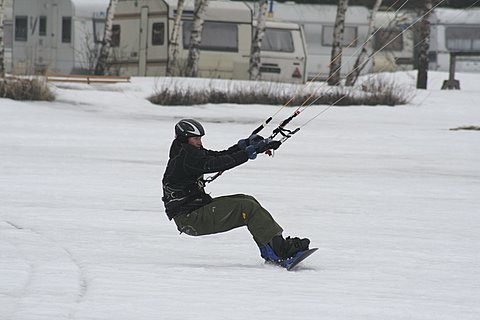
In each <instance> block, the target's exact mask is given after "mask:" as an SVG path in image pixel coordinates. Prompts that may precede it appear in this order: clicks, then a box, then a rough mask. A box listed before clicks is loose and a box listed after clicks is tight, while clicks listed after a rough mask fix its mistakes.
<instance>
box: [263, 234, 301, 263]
mask: <svg viewBox="0 0 480 320" xmlns="http://www.w3.org/2000/svg"><path fill="white" fill-rule="evenodd" d="M309 244H310V240H309V239H307V238H303V239H300V238H297V237H295V238H290V237H287V239H284V238H283V237H282V235H278V236H275V237H273V239H272V240H271V241H270V242H269V243H268V244H267V245H266V246H264V247H261V248H260V254H261V256H262V258H264V259H265V260H266V261H277V262H278V261H281V260H286V259H288V258H291V257H293V256H295V255H296V254H297V253H298V252H300V251H304V250H308V246H309Z"/></svg>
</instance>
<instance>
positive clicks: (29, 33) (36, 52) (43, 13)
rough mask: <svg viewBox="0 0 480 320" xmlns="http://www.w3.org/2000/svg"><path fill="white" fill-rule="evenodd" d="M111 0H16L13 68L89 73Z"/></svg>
mask: <svg viewBox="0 0 480 320" xmlns="http://www.w3.org/2000/svg"><path fill="white" fill-rule="evenodd" d="M108 4H109V0H35V1H32V0H15V1H14V5H13V15H14V17H13V35H14V36H13V65H14V68H13V72H14V73H17V74H25V73H26V74H33V73H45V72H50V73H88V72H89V71H91V68H92V63H93V59H91V57H90V56H89V55H90V53H91V52H92V49H93V47H94V46H95V44H96V43H97V44H98V43H100V42H101V40H102V38H103V29H104V25H105V12H106V9H107V7H108Z"/></svg>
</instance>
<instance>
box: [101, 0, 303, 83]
mask: <svg viewBox="0 0 480 320" xmlns="http://www.w3.org/2000/svg"><path fill="white" fill-rule="evenodd" d="M176 6H177V0H120V1H119V3H118V7H117V10H116V12H115V17H114V22H113V48H114V54H113V59H112V60H111V61H110V65H111V68H112V71H114V72H115V73H118V74H122V75H131V76H133V75H135V76H164V75H166V70H167V64H168V59H169V50H170V46H171V40H170V35H171V33H172V29H173V26H174V20H175V17H176V14H177V10H176ZM193 8H194V2H193V0H186V6H185V9H184V11H183V14H182V23H181V28H180V30H179V34H180V36H179V48H178V49H179V65H180V69H184V68H185V66H186V63H187V57H188V47H189V42H190V33H191V29H192V24H193ZM253 23H254V22H253V18H252V9H251V8H250V7H249V6H248V5H246V4H245V3H244V2H234V1H210V2H209V5H208V7H207V10H206V12H205V22H204V25H203V31H202V41H201V44H200V50H201V54H200V59H199V76H200V77H208V78H222V79H240V80H242V79H243V80H246V79H249V74H248V68H249V60H250V49H251V44H252V35H253V28H252V25H253ZM305 61H306V52H305V44H304V38H303V32H302V29H301V28H300V27H299V26H298V25H295V24H288V23H271V22H268V23H267V29H266V33H265V38H264V41H263V47H262V53H261V63H262V64H261V70H260V71H261V73H262V79H263V80H274V81H286V82H300V83H303V82H304V81H305V77H304V76H305ZM181 73H182V70H180V74H181Z"/></svg>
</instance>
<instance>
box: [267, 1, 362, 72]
mask: <svg viewBox="0 0 480 320" xmlns="http://www.w3.org/2000/svg"><path fill="white" fill-rule="evenodd" d="M272 9H273V10H272V19H273V20H274V21H284V22H291V23H298V24H300V25H302V26H303V29H304V31H305V37H306V44H307V57H308V58H307V79H308V80H325V79H327V78H328V76H329V72H330V61H331V53H332V44H333V28H334V24H335V17H336V14H337V6H333V5H312V4H296V3H293V2H285V3H278V2H274V3H273V8H272ZM368 17H369V11H368V9H367V8H366V7H361V6H349V7H348V10H347V15H346V20H345V31H344V39H343V44H342V45H343V47H344V49H343V57H342V68H341V75H342V76H345V75H347V74H348V73H349V72H350V71H351V70H352V69H353V66H354V64H355V60H356V56H357V55H358V53H359V52H360V47H361V45H362V44H363V43H364V41H365V40H366V39H367V37H368ZM370 67H371V64H370V63H369V64H367V66H366V68H364V71H369V70H370Z"/></svg>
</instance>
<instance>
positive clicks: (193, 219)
mask: <svg viewBox="0 0 480 320" xmlns="http://www.w3.org/2000/svg"><path fill="white" fill-rule="evenodd" d="M204 135H205V130H204V128H203V127H202V125H201V124H200V123H199V122H198V121H196V120H193V119H183V120H180V121H179V122H178V123H177V124H176V125H175V139H174V140H173V142H172V145H171V147H170V159H169V160H168V164H167V168H166V170H165V173H164V176H163V181H162V182H163V198H162V200H163V202H164V204H165V211H166V213H167V216H168V218H169V219H170V220H172V219H173V220H174V221H175V223H176V225H177V228H178V230H179V231H180V233H186V234H188V235H190V236H201V235H206V234H213V233H219V232H225V231H228V230H231V229H234V228H238V227H241V226H246V227H247V228H248V230H249V231H250V233H251V234H252V236H253V239H254V240H255V242H256V243H257V245H258V247H259V248H260V254H261V256H262V257H263V258H264V259H265V260H266V261H282V260H285V259H288V258H291V257H293V256H294V255H295V254H297V253H298V252H299V251H303V250H307V249H308V246H309V244H310V240H308V239H306V238H305V239H299V238H290V237H287V238H286V239H284V238H283V236H282V231H283V229H282V228H281V227H280V226H279V225H278V224H277V223H276V222H275V220H274V219H273V217H272V216H271V215H270V213H269V212H268V211H267V210H265V209H264V208H263V207H262V206H261V205H260V203H259V202H258V201H257V200H256V199H255V198H253V197H252V196H248V195H244V194H235V195H230V196H223V197H217V198H212V197H210V195H208V194H206V193H205V190H204V182H205V181H204V179H203V175H204V174H205V173H214V172H222V171H224V170H228V169H232V168H234V167H236V166H239V165H241V164H243V163H245V162H247V161H248V160H249V159H251V160H253V159H255V158H256V157H257V154H260V153H264V152H267V151H268V150H270V149H276V148H278V147H279V145H280V142H278V141H273V140H272V139H264V138H263V137H261V136H259V135H251V136H250V137H249V138H247V139H242V140H240V141H239V142H238V143H237V144H235V145H233V146H232V147H230V148H228V149H227V150H224V151H212V150H207V149H205V148H204V147H203V145H202V136H204Z"/></svg>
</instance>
